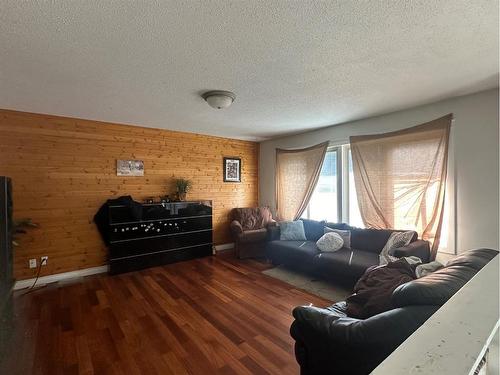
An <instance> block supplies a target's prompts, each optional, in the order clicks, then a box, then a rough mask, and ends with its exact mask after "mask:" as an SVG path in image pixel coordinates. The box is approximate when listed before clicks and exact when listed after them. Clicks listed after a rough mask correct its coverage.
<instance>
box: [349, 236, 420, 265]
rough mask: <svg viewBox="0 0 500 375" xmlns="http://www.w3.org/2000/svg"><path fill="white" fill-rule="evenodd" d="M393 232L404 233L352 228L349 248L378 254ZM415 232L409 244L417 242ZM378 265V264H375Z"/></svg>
mask: <svg viewBox="0 0 500 375" xmlns="http://www.w3.org/2000/svg"><path fill="white" fill-rule="evenodd" d="M393 232H404V231H399V230H398V231H394V230H390V229H361V228H352V229H351V247H352V248H353V249H358V250H363V251H369V252H371V253H376V254H380V252H381V251H382V249H383V248H384V246H385V244H386V243H387V240H388V239H389V236H390V235H391V233H393ZM417 238H418V235H417V232H414V235H413V237H412V239H411V242H413V241H415V240H417ZM377 263H378V262H377Z"/></svg>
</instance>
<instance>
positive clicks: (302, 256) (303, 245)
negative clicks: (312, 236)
mask: <svg viewBox="0 0 500 375" xmlns="http://www.w3.org/2000/svg"><path fill="white" fill-rule="evenodd" d="M267 251H268V256H269V257H270V258H271V259H272V260H273V261H274V262H277V263H284V264H292V265H297V266H299V267H300V266H307V265H309V264H311V263H312V261H313V258H314V257H315V256H316V255H318V254H319V253H320V252H319V250H318V248H317V247H316V243H315V242H312V241H270V242H268V243H267Z"/></svg>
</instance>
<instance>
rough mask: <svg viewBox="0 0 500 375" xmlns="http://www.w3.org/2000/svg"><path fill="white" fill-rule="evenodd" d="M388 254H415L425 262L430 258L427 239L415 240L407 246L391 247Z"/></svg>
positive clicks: (404, 255) (408, 255) (398, 255)
mask: <svg viewBox="0 0 500 375" xmlns="http://www.w3.org/2000/svg"><path fill="white" fill-rule="evenodd" d="M389 255H392V256H395V257H398V258H402V257H410V256H416V257H418V258H420V259H421V260H422V262H423V263H427V262H429V260H430V255H431V250H430V246H429V242H428V241H424V240H417V241H414V242H412V243H410V244H409V245H407V246H403V247H398V248H397V249H392V250H391V251H389Z"/></svg>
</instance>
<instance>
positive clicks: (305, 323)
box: [291, 305, 439, 347]
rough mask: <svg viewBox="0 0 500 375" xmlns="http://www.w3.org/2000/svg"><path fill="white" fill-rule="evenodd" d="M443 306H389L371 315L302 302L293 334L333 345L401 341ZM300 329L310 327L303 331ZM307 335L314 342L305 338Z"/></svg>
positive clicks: (317, 342)
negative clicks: (344, 312)
mask: <svg viewBox="0 0 500 375" xmlns="http://www.w3.org/2000/svg"><path fill="white" fill-rule="evenodd" d="M438 308H439V306H429V305H424V306H406V307H404V308H397V309H393V310H389V311H386V312H383V313H380V314H377V315H374V316H372V317H370V318H368V319H364V320H362V319H354V318H345V317H338V316H337V315H335V314H334V313H332V312H330V311H328V310H325V309H320V308H317V307H308V306H302V307H297V308H295V309H294V310H293V316H294V317H295V322H294V323H293V324H294V325H295V327H294V326H293V325H292V332H291V333H292V336H294V338H295V339H296V340H297V339H300V340H301V341H302V342H303V344H304V345H306V346H309V345H310V346H311V347H315V346H318V344H319V342H323V344H326V343H328V345H332V346H340V347H342V346H349V347H367V346H372V347H377V346H378V345H383V346H387V345H399V344H401V343H402V342H403V341H404V340H406V338H407V337H408V336H410V335H411V334H412V333H413V332H414V331H415V330H416V329H417V328H418V327H420V326H421V325H422V324H423V323H424V322H425V321H426V320H427V319H428V318H429V317H430V316H431V315H432V314H434V312H436V311H437V309H438ZM300 331H307V332H308V334H307V335H301V334H300ZM297 336H302V337H300V338H299V337H297ZM307 338H309V340H311V341H312V342H309V343H308V342H305V341H307Z"/></svg>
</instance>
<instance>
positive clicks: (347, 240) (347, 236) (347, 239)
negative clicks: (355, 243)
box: [324, 227, 351, 249]
mask: <svg viewBox="0 0 500 375" xmlns="http://www.w3.org/2000/svg"><path fill="white" fill-rule="evenodd" d="M324 230H325V233H328V232H332V233H337V234H339V235H340V237H342V239H343V240H344V247H345V248H347V249H350V248H351V231H350V230H340V229H333V228H330V227H325V228H324Z"/></svg>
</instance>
